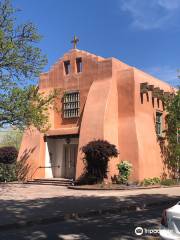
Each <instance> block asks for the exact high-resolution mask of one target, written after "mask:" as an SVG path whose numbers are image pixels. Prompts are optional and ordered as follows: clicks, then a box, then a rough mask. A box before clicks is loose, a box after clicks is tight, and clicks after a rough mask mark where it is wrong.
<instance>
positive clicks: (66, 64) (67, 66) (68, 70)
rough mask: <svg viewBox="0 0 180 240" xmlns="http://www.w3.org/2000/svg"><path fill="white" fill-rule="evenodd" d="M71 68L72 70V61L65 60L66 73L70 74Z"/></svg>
mask: <svg viewBox="0 0 180 240" xmlns="http://www.w3.org/2000/svg"><path fill="white" fill-rule="evenodd" d="M70 70H71V64H70V61H65V62H64V71H65V74H66V75H68V74H69V73H70Z"/></svg>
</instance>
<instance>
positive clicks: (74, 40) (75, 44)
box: [71, 35, 79, 49]
mask: <svg viewBox="0 0 180 240" xmlns="http://www.w3.org/2000/svg"><path fill="white" fill-rule="evenodd" d="M78 42H79V38H77V37H76V36H75V35H74V38H73V40H72V41H71V43H73V48H74V49H76V47H77V43H78Z"/></svg>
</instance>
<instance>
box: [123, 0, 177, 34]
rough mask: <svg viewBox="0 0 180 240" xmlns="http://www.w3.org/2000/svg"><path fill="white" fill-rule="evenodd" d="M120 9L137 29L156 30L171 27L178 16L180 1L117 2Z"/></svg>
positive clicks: (141, 0)
mask: <svg viewBox="0 0 180 240" xmlns="http://www.w3.org/2000/svg"><path fill="white" fill-rule="evenodd" d="M119 3H120V9H121V11H124V12H126V13H129V14H130V16H131V19H132V25H133V26H134V27H137V28H139V29H143V30H148V29H158V28H163V27H167V25H173V24H174V23H175V21H176V19H177V17H178V15H179V11H178V10H179V9H180V0H119Z"/></svg>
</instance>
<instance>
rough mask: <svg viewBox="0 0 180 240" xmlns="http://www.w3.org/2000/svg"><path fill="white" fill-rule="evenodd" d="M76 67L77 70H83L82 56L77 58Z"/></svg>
mask: <svg viewBox="0 0 180 240" xmlns="http://www.w3.org/2000/svg"><path fill="white" fill-rule="evenodd" d="M76 69H77V72H78V73H79V72H82V58H76Z"/></svg>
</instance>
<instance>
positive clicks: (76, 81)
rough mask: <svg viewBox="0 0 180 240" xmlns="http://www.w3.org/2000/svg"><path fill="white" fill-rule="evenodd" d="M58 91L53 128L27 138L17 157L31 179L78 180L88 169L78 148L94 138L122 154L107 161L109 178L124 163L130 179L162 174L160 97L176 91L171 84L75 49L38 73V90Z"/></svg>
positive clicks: (28, 133)
mask: <svg viewBox="0 0 180 240" xmlns="http://www.w3.org/2000/svg"><path fill="white" fill-rule="evenodd" d="M54 88H57V89H61V99H59V100H58V107H59V111H57V110H53V109H51V110H49V112H50V113H49V118H50V123H51V127H50V129H49V130H48V131H47V133H46V134H42V133H40V132H39V131H37V130H32V131H27V132H25V133H24V136H23V140H22V144H21V148H20V152H19V156H18V159H19V160H22V159H25V160H26V161H27V162H28V164H29V165H30V169H29V172H28V176H27V178H28V179H30V178H33V179H36V178H69V179H78V177H80V176H81V174H82V173H83V171H84V163H83V160H82V158H83V155H82V153H81V151H80V149H81V147H82V146H84V145H85V144H87V143H88V142H89V141H92V140H94V139H105V140H107V141H109V142H110V143H112V144H115V145H116V146H117V148H118V150H119V152H120V154H119V156H118V158H113V159H111V160H110V162H109V169H108V177H109V179H111V176H114V175H115V174H117V173H118V171H117V164H118V163H119V162H120V161H122V160H127V161H129V162H131V163H132V165H133V173H132V176H131V179H132V180H143V179H144V178H151V177H160V176H162V175H163V173H164V170H165V166H164V164H163V156H162V154H161V148H160V143H159V140H158V138H159V137H161V136H162V134H163V133H162V131H163V128H164V125H165V120H164V116H165V113H164V109H163V102H162V101H161V97H160V96H162V95H163V94H169V92H171V91H172V87H171V86H170V85H168V84H167V83H165V82H163V81H160V80H158V79H156V78H154V77H153V76H150V75H149V74H146V73H145V72H142V71H140V70H138V69H137V68H135V67H132V66H129V65H127V64H125V63H123V62H121V61H119V60H117V59H115V58H103V57H99V56H96V55H94V54H91V53H89V52H86V51H82V50H78V49H76V48H74V49H71V50H70V51H69V52H67V53H65V54H64V56H63V57H62V58H60V59H59V61H58V62H57V63H56V64H55V65H53V66H52V68H51V69H50V71H49V72H46V73H42V74H41V75H40V80H39V89H40V91H42V92H47V93H48V92H49V91H50V90H52V89H54Z"/></svg>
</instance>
